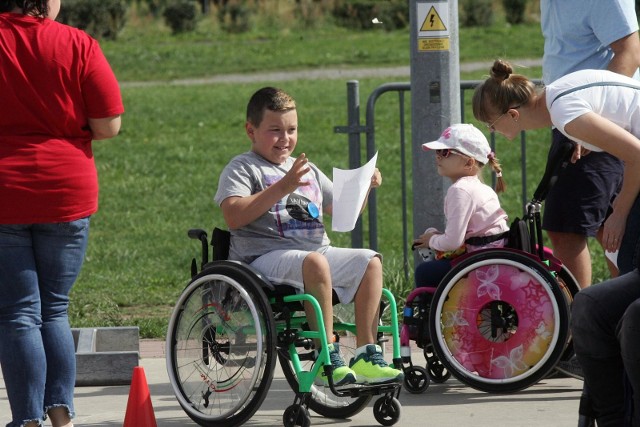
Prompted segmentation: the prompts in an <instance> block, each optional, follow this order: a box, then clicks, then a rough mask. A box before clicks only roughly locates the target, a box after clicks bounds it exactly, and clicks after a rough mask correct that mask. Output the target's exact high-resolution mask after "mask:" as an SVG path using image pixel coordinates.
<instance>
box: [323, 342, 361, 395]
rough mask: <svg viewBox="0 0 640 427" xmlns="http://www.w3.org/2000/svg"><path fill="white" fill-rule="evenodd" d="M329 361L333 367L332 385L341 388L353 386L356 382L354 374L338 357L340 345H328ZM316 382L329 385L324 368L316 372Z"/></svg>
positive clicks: (340, 357) (339, 356)
mask: <svg viewBox="0 0 640 427" xmlns="http://www.w3.org/2000/svg"><path fill="white" fill-rule="evenodd" d="M328 349H329V359H330V360H331V365H332V366H333V385H335V386H342V385H346V384H353V383H355V382H356V374H355V373H354V372H353V371H352V370H351V369H350V368H349V367H348V366H347V364H346V363H344V360H343V359H342V356H341V355H340V344H338V343H333V344H329V346H328ZM316 382H319V383H322V384H323V385H329V380H328V379H327V376H326V374H325V373H324V367H323V368H321V369H320V371H318V375H317V376H316Z"/></svg>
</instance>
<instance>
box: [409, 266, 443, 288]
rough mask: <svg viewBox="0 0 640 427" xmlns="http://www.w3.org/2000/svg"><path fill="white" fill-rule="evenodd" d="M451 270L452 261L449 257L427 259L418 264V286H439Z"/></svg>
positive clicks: (416, 280)
mask: <svg viewBox="0 0 640 427" xmlns="http://www.w3.org/2000/svg"><path fill="white" fill-rule="evenodd" d="M449 270H451V261H449V260H448V259H438V260H433V261H425V262H422V263H420V264H418V266H417V267H416V271H415V274H414V277H415V282H416V288H437V287H438V285H439V284H440V282H441V281H442V279H444V276H446V275H447V273H448V272H449Z"/></svg>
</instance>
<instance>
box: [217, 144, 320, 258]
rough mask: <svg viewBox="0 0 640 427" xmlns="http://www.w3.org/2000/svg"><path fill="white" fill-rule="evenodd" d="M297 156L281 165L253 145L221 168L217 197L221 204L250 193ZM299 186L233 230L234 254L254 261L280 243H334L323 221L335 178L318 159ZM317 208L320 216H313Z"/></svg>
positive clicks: (310, 246)
mask: <svg viewBox="0 0 640 427" xmlns="http://www.w3.org/2000/svg"><path fill="white" fill-rule="evenodd" d="M293 162H294V159H292V158H288V159H287V161H286V162H285V163H284V164H281V165H276V164H273V163H271V162H269V161H267V160H265V159H264V158H263V157H261V156H260V155H258V154H256V153H254V152H252V151H249V152H246V153H243V154H240V155H238V156H236V157H234V158H233V159H232V160H231V161H230V162H229V164H227V166H226V167H225V168H224V170H223V171H222V173H221V174H220V179H219V181H218V190H217V192H216V195H215V197H214V200H215V201H216V203H217V204H218V205H220V204H221V203H222V202H223V201H224V200H225V199H226V198H228V197H232V196H240V197H247V196H250V195H252V194H255V193H258V192H260V191H262V190H264V189H266V188H268V187H269V186H270V185H272V184H274V183H276V182H278V181H279V180H280V179H282V178H283V177H284V175H285V174H286V173H287V172H288V171H289V170H290V169H291V166H292V165H293ZM308 165H309V166H310V167H311V170H310V171H309V172H308V173H307V174H306V175H305V177H304V178H303V179H304V180H306V181H309V185H308V186H300V187H298V188H297V189H296V190H295V191H294V192H293V193H291V194H289V195H287V196H286V197H284V198H282V199H281V200H280V201H278V203H276V204H275V205H274V206H272V207H271V209H270V210H269V211H268V212H266V213H264V214H263V215H261V216H260V217H258V219H256V220H255V221H253V222H252V223H250V224H248V225H246V226H244V227H241V228H239V229H237V230H230V231H231V248H230V251H229V259H232V260H239V261H243V262H246V263H251V262H252V261H253V260H255V259H256V258H257V257H259V256H260V255H264V254H265V253H268V252H271V251H274V250H278V249H300V250H316V249H318V248H319V247H321V246H326V245H328V244H329V237H328V236H327V233H326V231H325V228H324V225H323V223H322V218H323V210H324V208H326V207H327V206H331V203H332V201H333V183H332V182H331V180H330V179H329V178H328V177H327V176H326V175H325V174H324V173H323V172H322V171H321V170H320V169H318V168H317V167H316V166H315V165H314V164H312V163H310V162H309V163H308ZM314 207H315V208H317V217H316V218H313V216H314V214H315V212H316V209H314Z"/></svg>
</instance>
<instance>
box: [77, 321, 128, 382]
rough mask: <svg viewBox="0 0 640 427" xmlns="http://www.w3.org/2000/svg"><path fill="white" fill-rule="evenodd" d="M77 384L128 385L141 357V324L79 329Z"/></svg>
mask: <svg viewBox="0 0 640 427" xmlns="http://www.w3.org/2000/svg"><path fill="white" fill-rule="evenodd" d="M71 332H72V334H73V339H74V342H75V345H76V386H100V385H105V386H107V385H127V384H130V383H131V377H132V375H133V368H134V367H136V366H138V362H139V359H140V341H139V329H138V327H137V326H136V327H128V326H125V327H113V328H110V327H107V328H76V329H72V330H71Z"/></svg>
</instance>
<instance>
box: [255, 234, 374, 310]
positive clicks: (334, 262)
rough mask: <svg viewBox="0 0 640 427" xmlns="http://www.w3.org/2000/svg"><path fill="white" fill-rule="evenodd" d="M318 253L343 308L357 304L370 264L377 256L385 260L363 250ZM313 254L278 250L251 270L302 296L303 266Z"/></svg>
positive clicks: (321, 250)
mask: <svg viewBox="0 0 640 427" xmlns="http://www.w3.org/2000/svg"><path fill="white" fill-rule="evenodd" d="M316 252H319V253H321V254H323V255H324V256H325V257H326V258H327V261H328V262H329V268H330V269H331V282H332V286H333V289H334V290H335V292H336V294H337V295H338V298H339V299H340V302H341V303H343V304H347V303H350V302H351V301H353V298H354V297H355V294H356V291H357V290H358V286H359V285H360V282H361V281H362V277H363V276H364V273H365V271H366V269H367V265H368V264H369V261H371V259H372V258H373V257H374V256H377V257H380V258H382V256H381V255H380V254H379V253H377V252H375V251H372V250H370V249H360V248H336V247H333V246H323V247H321V248H319V249H318V250H316ZM309 253H310V252H309V251H301V250H291V249H288V250H276V251H273V252H269V253H267V254H264V255H262V256H260V257H258V258H257V259H256V260H254V261H253V262H252V263H251V266H252V267H254V268H255V269H257V270H258V271H259V272H261V273H262V274H264V275H265V276H266V277H267V279H269V281H270V282H272V283H274V284H286V285H290V286H293V287H295V288H297V289H299V291H300V292H301V293H302V292H304V282H303V280H302V262H303V261H304V259H305V258H306V256H307V255H308V254H309Z"/></svg>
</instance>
